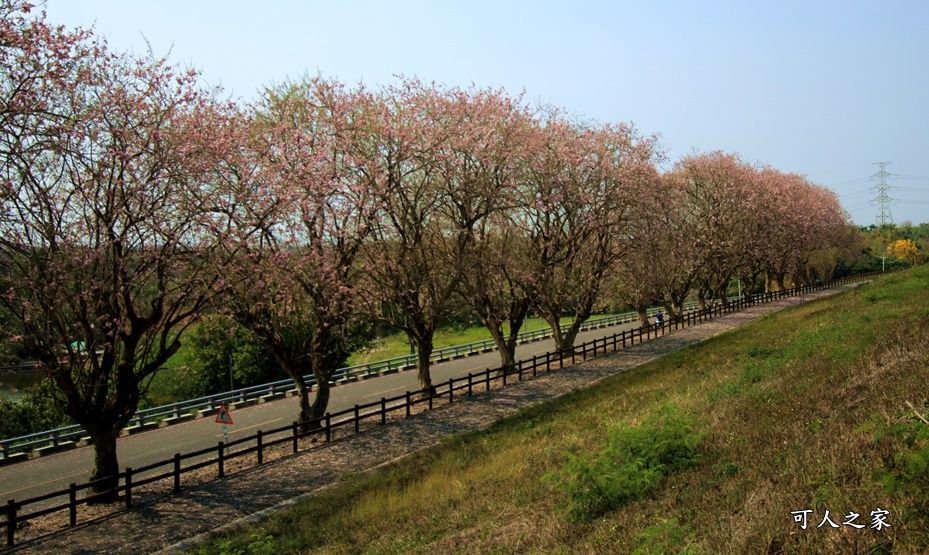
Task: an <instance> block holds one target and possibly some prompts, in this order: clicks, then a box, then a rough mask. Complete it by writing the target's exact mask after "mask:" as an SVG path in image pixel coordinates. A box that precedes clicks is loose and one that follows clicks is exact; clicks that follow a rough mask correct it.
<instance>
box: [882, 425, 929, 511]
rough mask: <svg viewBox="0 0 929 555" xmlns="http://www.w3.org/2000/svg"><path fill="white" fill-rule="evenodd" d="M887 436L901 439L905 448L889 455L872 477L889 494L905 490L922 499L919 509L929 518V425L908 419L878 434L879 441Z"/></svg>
mask: <svg viewBox="0 0 929 555" xmlns="http://www.w3.org/2000/svg"><path fill="white" fill-rule="evenodd" d="M885 437H886V438H889V439H891V440H895V441H896V442H898V443H899V444H900V446H901V449H900V450H899V451H897V452H896V453H894V454H893V455H892V456H890V457H887V458H885V459H884V461H883V463H884V464H883V465H882V466H880V467H878V468H876V469H875V470H874V472H873V474H872V477H873V478H874V479H875V480H877V481H878V482H879V483H880V484H881V485H882V486H883V487H884V491H886V492H887V493H897V492H902V493H905V494H906V495H907V496H908V497H910V498H912V499H917V500H919V502H918V503H917V506H916V509H917V510H918V511H919V513H920V514H921V516H922V517H924V518H929V424H926V423H924V422H922V421H916V420H909V419H907V420H903V421H899V422H896V423H894V424H893V425H892V426H890V427H887V428H881V429H878V430H877V431H876V432H875V434H874V439H875V440H876V441H880V440H881V439H883V438H885Z"/></svg>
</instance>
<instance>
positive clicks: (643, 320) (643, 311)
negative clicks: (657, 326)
mask: <svg viewBox="0 0 929 555" xmlns="http://www.w3.org/2000/svg"><path fill="white" fill-rule="evenodd" d="M635 311H636V314H638V315H639V323H640V324H642V327H643V328H647V327H650V326H651V325H652V323H651V321H650V320H649V319H648V309H647V308H645V307H644V306H637V307H636V308H635Z"/></svg>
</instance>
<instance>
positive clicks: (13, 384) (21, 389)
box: [0, 372, 42, 402]
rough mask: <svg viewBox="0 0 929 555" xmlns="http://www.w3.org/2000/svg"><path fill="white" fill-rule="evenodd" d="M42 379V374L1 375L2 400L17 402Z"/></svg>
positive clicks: (0, 394) (0, 396)
mask: <svg viewBox="0 0 929 555" xmlns="http://www.w3.org/2000/svg"><path fill="white" fill-rule="evenodd" d="M40 379H42V374H41V373H40V372H15V373H14V372H8V373H3V374H0V400H2V401H4V402H7V401H16V400H18V399H20V398H22V397H23V396H24V395H25V394H26V390H27V389H28V388H29V387H30V386H31V385H33V384H35V383H37V382H38V381H39V380H40Z"/></svg>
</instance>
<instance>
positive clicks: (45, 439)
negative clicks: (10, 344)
mask: <svg viewBox="0 0 929 555" xmlns="http://www.w3.org/2000/svg"><path fill="white" fill-rule="evenodd" d="M737 298H738V297H736V299H737ZM697 304H698V303H696V302H690V303H687V304H685V305H684V308H685V309H687V310H692V309H693V308H695V307H696V306H697ZM661 311H662V309H661V308H650V309H648V314H649V316H654V315H655V314H656V313H658V312H661ZM636 319H638V315H637V314H636V313H635V312H628V313H624V314H616V315H611V316H604V317H602V318H595V319H593V320H588V321H587V322H584V324H583V325H582V326H581V331H587V330H591V329H597V328H602V327H607V326H615V325H618V324H624V323H626V322H631V321H634V320H636ZM562 329H567V326H563V327H562ZM551 335H552V329H551V328H550V327H549V328H543V329H538V330H531V331H525V332H521V333H520V334H519V336H518V337H519V338H518V340H517V344H523V343H529V342H532V341H538V340H540V339H544V338H547V337H551ZM495 349H496V344H495V343H494V340H493V339H486V340H483V341H475V342H473V343H467V344H463V345H454V346H451V347H444V348H441V349H435V350H434V351H433V352H432V355H431V356H430V358H429V360H430V361H432V362H443V361H446V360H451V359H455V358H459V357H463V356H468V355H472V354H480V353H486V352H490V351H493V350H495ZM416 363H417V357H416V355H407V356H402V357H396V358H391V359H386V360H381V361H377V362H371V363H367V364H358V365H355V366H348V367H345V368H340V369H338V370H336V371H335V373H334V374H333V376H332V382H331V383H339V382H347V381H354V380H358V379H364V378H370V377H375V376H379V375H383V374H389V373H393V372H398V371H400V370H407V369H410V368H415V366H416ZM303 379H304V380H305V381H306V383H307V386H313V385H315V384H316V377H315V376H313V375H312V374H308V375H306V376H304V377H303ZM288 394H296V390H295V386H294V382H293V380H291V379H290V378H288V379H285V380H280V381H276V382H271V383H267V384H262V385H255V386H251V387H244V388H241V389H235V390H232V391H227V392H224V393H216V394H214V395H205V396H203V397H197V398H195V399H189V400H186V401H179V402H177V403H171V404H170V405H162V406H160V407H154V408H150V409H143V410H140V411H137V412H136V414H135V416H134V417H133V418H132V419H131V420H130V421H129V422H128V423H127V425H126V428H125V429H126V430H127V431H128V432H129V433H131V432H133V431H137V430H142V429H147V428H150V427H154V426H156V425H157V424H158V423H159V422H162V421H164V422H166V423H167V424H171V423H174V422H181V421H185V420H188V419H190V418H193V417H194V416H196V415H197V414H198V413H200V412H201V411H202V412H203V413H204V415H205V414H207V413H210V414H212V412H214V411H215V410H216V409H217V408H218V407H219V405H220V404H222V403H226V404H227V405H228V404H232V403H242V404H246V403H249V402H258V401H260V400H272V399H277V398H281V397H285V396H286V395H288ZM86 439H87V432H85V431H84V429H83V428H82V427H81V426H79V425H71V426H65V427H62V428H56V429H54V430H47V431H44V432H38V433H35V434H29V435H24V436H20V437H14V438H9V439H5V440H0V461H3V460H6V459H11V457H12V456H13V455H14V454H16V453H19V454H20V456H19V457H18V458H17V459H16V460H26V458H27V455H26V452H27V451H31V450H33V449H40V450H41V449H47V450H50V451H55V450H60V449H62V448H66V447H72V446H75V445H77V444H78V443H79V442H82V441H86ZM8 462H9V461H8Z"/></svg>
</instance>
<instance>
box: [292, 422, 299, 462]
mask: <svg viewBox="0 0 929 555" xmlns="http://www.w3.org/2000/svg"><path fill="white" fill-rule="evenodd" d="M293 431H294V434H293V435H294V454H296V453H297V438H299V437H300V435H299V433H298V431H297V423H296V422H294V423H293Z"/></svg>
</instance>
